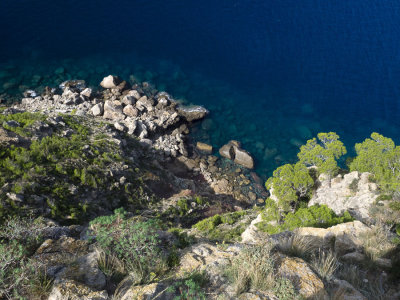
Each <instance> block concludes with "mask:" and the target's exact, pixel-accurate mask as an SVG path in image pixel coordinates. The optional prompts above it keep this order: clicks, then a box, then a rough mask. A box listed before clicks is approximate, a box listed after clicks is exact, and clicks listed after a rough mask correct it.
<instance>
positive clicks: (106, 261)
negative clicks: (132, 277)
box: [96, 249, 126, 278]
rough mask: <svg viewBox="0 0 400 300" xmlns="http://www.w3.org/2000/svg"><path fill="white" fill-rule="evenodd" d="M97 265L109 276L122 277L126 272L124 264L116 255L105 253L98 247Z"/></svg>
mask: <svg viewBox="0 0 400 300" xmlns="http://www.w3.org/2000/svg"><path fill="white" fill-rule="evenodd" d="M96 255H97V265H98V266H99V269H100V270H101V271H102V272H103V273H104V274H105V275H106V276H108V277H110V278H111V277H114V276H118V277H122V276H123V275H124V274H125V273H126V272H125V268H124V264H123V263H122V262H121V261H120V260H119V259H118V258H117V257H116V256H115V255H109V254H106V253H104V251H102V250H100V249H96Z"/></svg>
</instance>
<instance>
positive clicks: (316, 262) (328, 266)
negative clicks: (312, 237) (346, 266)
mask: <svg viewBox="0 0 400 300" xmlns="http://www.w3.org/2000/svg"><path fill="white" fill-rule="evenodd" d="M311 266H312V267H313V269H314V270H315V271H316V272H317V273H318V274H319V275H320V276H321V278H323V279H326V280H330V279H331V278H332V277H333V275H334V274H335V272H336V270H337V268H338V267H339V262H338V260H337V258H336V256H335V254H334V253H333V252H332V251H323V250H321V249H320V250H319V251H318V255H314V256H313V258H312V260H311Z"/></svg>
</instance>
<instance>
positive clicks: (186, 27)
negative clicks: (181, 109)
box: [0, 0, 400, 175]
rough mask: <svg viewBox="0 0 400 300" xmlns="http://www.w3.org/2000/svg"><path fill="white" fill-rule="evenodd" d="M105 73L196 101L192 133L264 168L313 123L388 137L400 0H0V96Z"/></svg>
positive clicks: (399, 84)
mask: <svg viewBox="0 0 400 300" xmlns="http://www.w3.org/2000/svg"><path fill="white" fill-rule="evenodd" d="M60 67H63V68H64V70H65V71H64V73H62V74H55V70H56V69H58V68H60ZM109 73H113V74H117V75H120V76H121V77H123V78H124V79H129V76H130V75H134V76H135V77H136V78H137V79H139V80H147V81H150V82H151V83H153V84H154V85H155V86H156V87H157V88H158V89H163V90H166V91H168V92H169V93H171V94H172V95H173V96H174V97H175V98H178V99H183V100H185V101H187V102H190V103H196V104H203V105H205V106H206V107H207V108H209V109H210V110H211V112H212V114H211V115H210V118H209V120H207V121H205V122H204V124H199V126H198V128H197V131H196V132H195V133H194V136H195V137H196V138H197V139H200V140H202V141H204V142H209V143H212V144H213V145H214V146H216V147H218V146H221V145H223V144H224V143H225V142H227V141H228V140H229V139H238V140H240V141H242V142H243V144H244V147H245V148H246V149H248V150H250V151H251V152H252V153H253V154H254V155H255V157H256V160H257V166H258V168H257V170H258V171H259V172H260V173H261V174H263V175H266V174H269V173H270V172H271V171H272V170H273V169H274V168H276V167H277V166H278V165H280V164H282V163H285V162H291V161H293V160H294V159H295V157H296V153H297V150H298V145H299V144H301V143H305V142H306V140H307V139H308V138H311V137H312V136H314V135H316V133H318V132H320V131H336V132H337V133H338V134H339V135H340V136H341V137H342V140H343V141H344V142H345V143H346V146H347V147H348V148H349V149H350V148H351V147H352V145H354V143H355V142H359V141H361V140H363V139H365V138H366V137H368V136H369V134H370V133H371V132H372V131H377V132H380V133H382V134H384V135H387V136H390V137H392V138H393V139H394V140H395V141H399V140H400V132H399V130H398V126H399V125H400V124H399V123H400V121H399V117H400V2H399V1H395V0H385V1H382V0H352V1H344V0H343V1H333V0H332V1H330V0H329V1H328V0H326V1H320V0H302V1H296V0H291V1H289V0H279V1H273V0H254V1H244V0H236V1H209V0H203V1H180V0H171V1H167V0H152V1H144V0H141V1H132V0H131V1H128V0H120V1H102V0H97V1H92V0H87V1H77V0H68V1H45V0H42V1H32V0H2V1H0V97H5V94H15V93H20V91H22V90H24V89H25V88H27V87H29V88H38V86H43V85H53V86H55V85H57V83H59V82H61V81H63V80H65V79H69V78H78V79H85V80H87V82H88V83H89V84H91V85H97V84H98V83H99V81H100V80H101V78H102V77H104V76H105V75H108V74H109ZM4 84H5V86H3V85H4ZM1 95H2V96H1Z"/></svg>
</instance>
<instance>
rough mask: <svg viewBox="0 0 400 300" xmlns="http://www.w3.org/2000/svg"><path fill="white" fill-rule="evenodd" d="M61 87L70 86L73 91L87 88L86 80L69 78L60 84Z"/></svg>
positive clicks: (63, 88)
mask: <svg viewBox="0 0 400 300" xmlns="http://www.w3.org/2000/svg"><path fill="white" fill-rule="evenodd" d="M59 87H60V89H62V90H65V89H66V88H70V89H71V90H73V91H79V92H81V91H83V90H84V89H85V88H86V82H85V80H67V81H64V82H63V83H61V84H60V85H59Z"/></svg>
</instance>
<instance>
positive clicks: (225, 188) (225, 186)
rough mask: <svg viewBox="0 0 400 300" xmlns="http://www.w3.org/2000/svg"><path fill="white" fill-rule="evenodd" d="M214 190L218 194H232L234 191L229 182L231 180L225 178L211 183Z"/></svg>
mask: <svg viewBox="0 0 400 300" xmlns="http://www.w3.org/2000/svg"><path fill="white" fill-rule="evenodd" d="M211 187H212V188H213V190H214V192H215V193H216V194H230V193H231V192H232V186H231V185H230V184H229V181H228V180H227V179H225V178H222V179H220V180H217V181H216V182H213V183H212V184H211Z"/></svg>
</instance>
